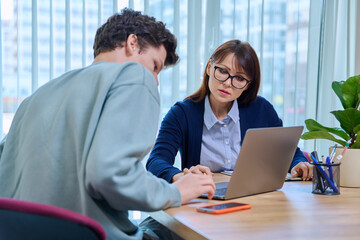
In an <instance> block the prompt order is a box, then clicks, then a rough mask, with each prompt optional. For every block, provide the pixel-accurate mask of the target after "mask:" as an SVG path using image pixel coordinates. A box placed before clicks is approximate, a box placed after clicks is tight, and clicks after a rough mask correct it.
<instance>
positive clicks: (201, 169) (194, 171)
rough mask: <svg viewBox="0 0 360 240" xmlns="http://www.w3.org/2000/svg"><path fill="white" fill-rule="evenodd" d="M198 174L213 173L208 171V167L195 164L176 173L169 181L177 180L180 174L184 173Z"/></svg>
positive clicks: (211, 174)
mask: <svg viewBox="0 0 360 240" xmlns="http://www.w3.org/2000/svg"><path fill="white" fill-rule="evenodd" d="M189 173H192V174H200V175H210V176H213V175H214V174H213V173H212V172H211V171H210V168H208V167H205V166H202V165H200V164H199V165H196V166H192V167H191V168H190V169H187V168H184V171H183V172H180V173H177V174H175V175H174V176H173V177H172V180H171V182H175V181H177V180H178V179H179V178H181V177H182V176H184V175H186V174H189Z"/></svg>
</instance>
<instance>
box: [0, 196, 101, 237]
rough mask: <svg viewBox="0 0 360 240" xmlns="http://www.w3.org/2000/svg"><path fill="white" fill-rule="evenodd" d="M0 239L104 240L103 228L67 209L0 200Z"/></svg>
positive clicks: (6, 199) (21, 201) (9, 199)
mask: <svg viewBox="0 0 360 240" xmlns="http://www.w3.org/2000/svg"><path fill="white" fill-rule="evenodd" d="M0 239H6V240H18V239H27V240H32V239H34V240H35V239H37V240H38V239H52V240H53V239H59V240H60V239H62V240H70V239H74V240H75V239H76V240H78V239H86V240H105V239H106V233H105V230H104V229H103V227H102V226H101V225H100V224H99V223H98V222H96V221H95V220H94V219H91V218H89V217H87V216H84V215H82V214H80V213H77V212H73V211H70V210H67V209H63V208H59V207H55V206H50V205H46V204H41V203H34V202H29V201H23V200H18V199H12V198H2V197H0Z"/></svg>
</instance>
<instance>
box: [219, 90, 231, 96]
mask: <svg viewBox="0 0 360 240" xmlns="http://www.w3.org/2000/svg"><path fill="white" fill-rule="evenodd" d="M219 92H220V93H222V94H224V95H230V93H229V92H228V91H225V90H224V89H219Z"/></svg>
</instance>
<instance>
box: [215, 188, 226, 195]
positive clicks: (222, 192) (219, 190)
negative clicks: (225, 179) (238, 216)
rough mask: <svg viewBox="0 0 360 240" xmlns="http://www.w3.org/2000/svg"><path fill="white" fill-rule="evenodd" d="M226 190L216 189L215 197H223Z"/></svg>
mask: <svg viewBox="0 0 360 240" xmlns="http://www.w3.org/2000/svg"><path fill="white" fill-rule="evenodd" d="M225 193H226V188H217V189H216V191H215V194H214V195H215V196H225Z"/></svg>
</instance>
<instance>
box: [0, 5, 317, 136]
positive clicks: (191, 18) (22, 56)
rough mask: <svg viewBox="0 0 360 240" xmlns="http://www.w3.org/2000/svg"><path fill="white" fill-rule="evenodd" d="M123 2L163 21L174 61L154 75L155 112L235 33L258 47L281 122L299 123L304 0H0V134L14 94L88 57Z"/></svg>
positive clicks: (179, 95)
mask: <svg viewBox="0 0 360 240" xmlns="http://www.w3.org/2000/svg"><path fill="white" fill-rule="evenodd" d="M124 7H130V8H133V9H135V10H138V11H142V12H143V13H145V14H148V15H150V16H154V17H155V18H156V19H158V20H161V21H163V22H164V23H165V24H166V25H167V27H168V28H169V29H170V30H171V31H172V32H173V33H174V34H175V35H176V37H177V39H178V49H177V51H178V53H179V55H180V62H179V64H177V65H176V66H175V67H171V68H168V69H166V70H164V71H162V73H161V74H160V87H159V91H160V94H161V106H162V111H161V114H162V116H164V114H165V113H166V112H167V111H168V109H169V108H170V107H171V106H172V105H173V104H174V103H175V102H176V101H179V100H182V99H184V98H185V97H186V96H188V95H189V94H191V93H193V92H194V91H196V90H197V88H198V87H199V86H200V84H201V80H202V74H203V71H204V67H205V65H206V63H207V61H208V59H209V56H210V55H211V53H212V52H213V51H214V50H215V49H216V47H217V46H218V45H220V44H221V43H223V42H225V41H227V40H231V39H240V40H242V41H247V42H249V43H250V44H251V45H252V46H253V47H254V49H255V51H256V52H257V54H258V57H259V60H260V64H261V70H262V83H261V89H260V95H262V96H264V97H265V98H267V99H268V100H269V101H270V102H271V103H272V104H273V105H274V107H275V109H276V110H277V112H278V114H279V116H280V117H281V118H282V119H283V121H284V125H303V122H304V119H305V113H306V104H305V101H306V72H307V64H306V62H307V50H308V49H307V44H308V26H309V9H310V0H289V1H286V0H251V1H250V0H222V1H220V0H207V1H205V0H203V1H201V0H196V1H189V0H167V1H165V0H129V1H120V0H119V1H117V0H82V1H75V0H66V1H62V0H32V1H22V0H7V1H1V31H0V34H1V39H0V46H1V49H0V51H1V62H0V63H1V70H0V84H1V86H2V91H1V98H0V101H1V104H0V105H1V109H0V110H1V111H0V122H1V123H2V125H1V133H2V135H4V134H6V133H7V132H8V131H9V127H10V124H11V121H12V118H13V115H14V113H15V111H16V109H17V107H18V106H19V104H20V103H21V101H22V100H23V99H24V98H26V97H27V96H29V95H30V94H32V93H33V92H34V91H36V89H37V88H38V87H40V86H41V85H43V84H45V83H46V82H48V81H50V80H51V79H53V78H55V77H57V76H59V75H61V74H62V73H64V72H66V71H69V70H71V69H76V68H80V67H84V66H87V65H89V64H91V62H92V61H93V51H92V44H93V39H94V35H95V32H96V29H97V27H98V26H99V25H101V24H102V23H104V22H105V21H106V19H107V18H108V17H109V16H111V15H112V14H113V13H114V12H117V11H119V10H121V9H122V8H124Z"/></svg>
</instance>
